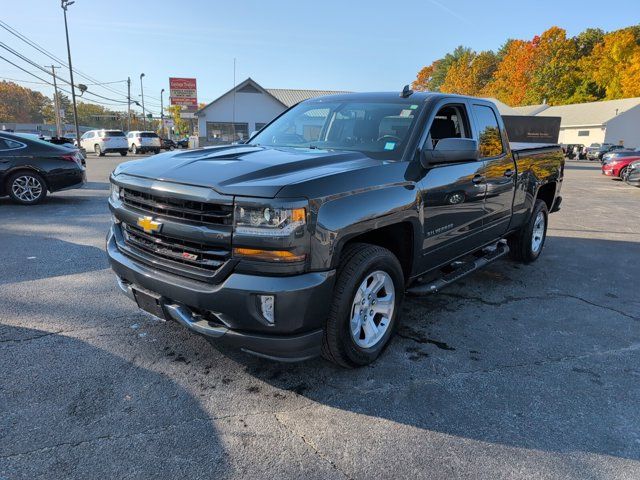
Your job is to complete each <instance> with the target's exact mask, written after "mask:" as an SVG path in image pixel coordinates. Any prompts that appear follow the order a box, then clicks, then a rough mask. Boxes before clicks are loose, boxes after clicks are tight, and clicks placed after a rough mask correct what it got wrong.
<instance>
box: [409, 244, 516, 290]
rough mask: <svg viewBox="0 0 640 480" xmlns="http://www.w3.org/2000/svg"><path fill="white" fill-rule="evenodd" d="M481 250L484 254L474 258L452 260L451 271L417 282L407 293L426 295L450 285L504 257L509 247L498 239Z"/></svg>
mask: <svg viewBox="0 0 640 480" xmlns="http://www.w3.org/2000/svg"><path fill="white" fill-rule="evenodd" d="M483 252H484V255H483V256H481V257H478V258H476V259H475V260H469V261H460V262H454V263H453V264H452V265H455V268H454V270H453V271H451V272H449V273H445V274H444V275H442V276H441V277H439V278H436V279H435V280H433V281H430V282H423V283H418V284H417V285H415V286H413V287H410V288H408V289H407V295H410V296H419V295H426V294H428V293H436V292H438V291H440V290H442V289H443V288H444V287H446V286H448V285H451V284H452V283H453V282H455V281H456V280H460V279H461V278H462V277H466V276H467V275H469V274H470V273H473V272H475V271H476V270H479V269H480V268H482V267H484V266H486V265H488V264H489V263H491V262H495V261H496V260H498V259H499V258H502V257H504V256H505V255H506V254H507V253H509V247H508V246H507V242H506V241H505V240H500V241H499V242H498V243H496V244H494V245H491V246H489V247H486V248H484V249H483Z"/></svg>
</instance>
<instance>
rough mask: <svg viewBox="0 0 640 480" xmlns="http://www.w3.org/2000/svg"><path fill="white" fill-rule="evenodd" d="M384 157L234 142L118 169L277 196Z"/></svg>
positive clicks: (228, 192) (221, 189)
mask: <svg viewBox="0 0 640 480" xmlns="http://www.w3.org/2000/svg"><path fill="white" fill-rule="evenodd" d="M382 163H383V161H382V160H374V159H371V158H369V157H367V156H365V155H363V154H362V153H359V152H345V151H329V150H320V149H307V148H269V147H257V146H249V145H233V146H224V147H210V148H201V149H197V150H189V151H186V152H175V151H174V152H167V153H162V154H159V155H154V156H151V157H148V158H145V159H144V160H134V161H132V162H127V163H123V164H121V165H120V166H119V167H118V168H116V170H115V172H114V174H115V175H119V174H121V173H124V174H127V175H133V176H136V177H142V178H150V179H154V180H163V181H168V182H175V183H181V184H185V185H195V186H200V187H208V188H212V189H214V190H215V191H217V192H218V193H221V194H224V195H240V196H251V197H264V198H273V197H275V196H276V195H277V193H278V191H279V190H280V189H282V188H283V187H284V186H287V185H291V184H295V183H301V182H304V181H307V180H311V179H314V178H318V177H324V176H329V175H335V174H338V173H343V172H347V171H352V170H357V169H362V168H368V167H373V166H377V165H381V164H382Z"/></svg>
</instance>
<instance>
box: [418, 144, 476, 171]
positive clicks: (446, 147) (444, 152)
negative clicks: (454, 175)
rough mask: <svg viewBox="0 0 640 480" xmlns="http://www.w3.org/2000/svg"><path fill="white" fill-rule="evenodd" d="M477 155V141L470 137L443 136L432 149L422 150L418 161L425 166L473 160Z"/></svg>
mask: <svg viewBox="0 0 640 480" xmlns="http://www.w3.org/2000/svg"><path fill="white" fill-rule="evenodd" d="M478 157H479V154H478V141H477V140H473V139H471V138H443V139H442V140H439V141H438V143H437V144H436V147H435V148H434V149H433V150H427V149H425V150H422V153H421V155H420V163H421V164H422V166H423V167H425V168H427V167H428V166H429V165H434V164H438V163H449V162H461V161H464V160H469V161H474V160H477V159H478Z"/></svg>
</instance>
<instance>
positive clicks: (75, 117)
mask: <svg viewBox="0 0 640 480" xmlns="http://www.w3.org/2000/svg"><path fill="white" fill-rule="evenodd" d="M74 3H75V0H74V1H72V2H70V1H69V0H60V6H61V7H62V10H63V11H64V32H65V35H66V36H67V56H68V57H69V79H70V80H71V101H72V102H73V121H74V123H75V126H76V142H77V144H78V147H80V126H79V125H78V107H77V106H76V89H75V85H74V83H73V66H72V65H71V46H70V44H69V27H68V26H67V7H68V6H69V5H73V4H74Z"/></svg>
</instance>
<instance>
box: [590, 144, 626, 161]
mask: <svg viewBox="0 0 640 480" xmlns="http://www.w3.org/2000/svg"><path fill="white" fill-rule="evenodd" d="M614 150H625V147H624V146H623V145H612V144H611V143H603V144H600V143H592V144H591V146H590V147H589V148H587V160H602V157H603V156H604V155H605V154H606V153H609V152H612V151H614Z"/></svg>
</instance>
